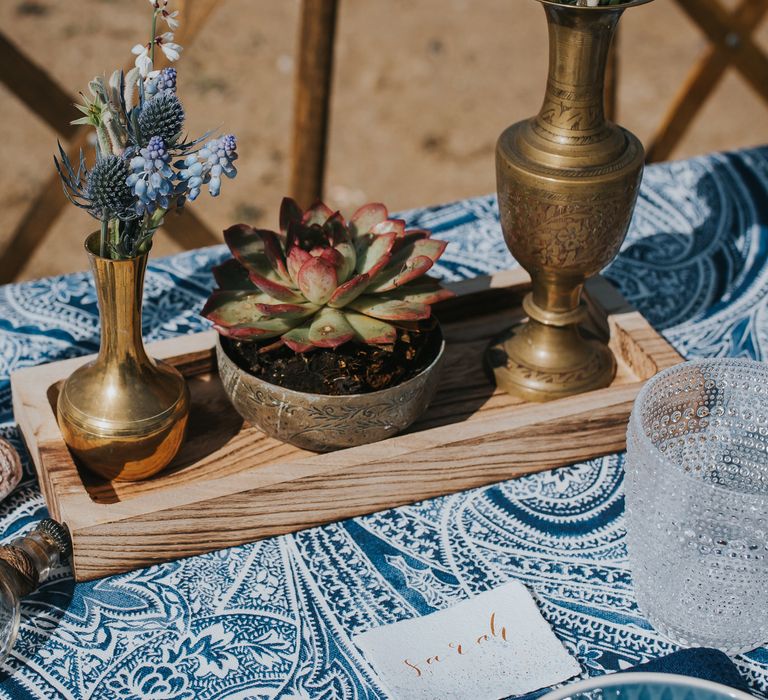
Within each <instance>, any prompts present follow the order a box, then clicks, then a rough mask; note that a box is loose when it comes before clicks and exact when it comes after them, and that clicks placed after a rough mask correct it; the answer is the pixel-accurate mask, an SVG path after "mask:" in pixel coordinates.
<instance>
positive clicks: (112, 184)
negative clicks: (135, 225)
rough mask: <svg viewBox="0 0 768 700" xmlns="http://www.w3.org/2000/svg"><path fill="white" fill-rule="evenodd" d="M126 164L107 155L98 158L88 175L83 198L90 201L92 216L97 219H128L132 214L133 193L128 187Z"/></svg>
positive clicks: (113, 156)
mask: <svg viewBox="0 0 768 700" xmlns="http://www.w3.org/2000/svg"><path fill="white" fill-rule="evenodd" d="M128 176H129V174H128V164H127V163H126V162H125V161H124V160H123V159H122V158H121V157H120V156H115V155H111V154H110V155H107V156H104V157H102V158H99V159H98V160H97V161H96V165H94V166H93V169H92V170H91V171H90V172H89V173H88V180H87V184H86V188H85V198H86V199H88V200H90V209H89V211H90V212H91V214H92V216H95V217H96V218H97V219H100V220H103V219H111V218H112V217H113V216H116V217H118V218H120V219H130V218H132V216H134V212H133V203H134V199H133V193H132V192H131V190H130V188H129V187H128V183H127V178H128Z"/></svg>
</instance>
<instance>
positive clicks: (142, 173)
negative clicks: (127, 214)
mask: <svg viewBox="0 0 768 700" xmlns="http://www.w3.org/2000/svg"><path fill="white" fill-rule="evenodd" d="M170 160H171V156H170V154H169V153H168V151H167V150H166V148H165V142H164V141H163V139H162V138H160V137H159V136H153V137H152V138H151V139H150V140H149V143H148V144H147V145H146V147H145V148H142V149H141V150H140V151H139V155H138V156H134V157H133V158H131V162H130V168H131V174H130V175H129V176H128V179H127V180H126V183H127V185H128V187H130V188H131V189H132V190H133V193H134V194H135V195H136V197H137V198H138V201H137V202H136V213H137V214H139V216H141V215H143V214H144V213H148V214H152V213H153V212H154V211H155V210H156V209H157V208H158V207H160V208H162V209H168V207H169V205H170V200H169V198H170V197H171V195H173V194H174V187H173V170H171V166H170V165H169V162H170Z"/></svg>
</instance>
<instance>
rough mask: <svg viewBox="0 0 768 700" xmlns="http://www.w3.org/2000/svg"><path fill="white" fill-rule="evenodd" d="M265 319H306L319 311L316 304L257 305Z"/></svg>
mask: <svg viewBox="0 0 768 700" xmlns="http://www.w3.org/2000/svg"><path fill="white" fill-rule="evenodd" d="M256 309H257V310H258V311H259V312H261V313H262V314H263V316H264V318H279V317H282V318H286V319H304V318H306V317H307V316H311V315H312V314H314V313H315V311H317V309H318V307H317V306H316V305H315V304H256Z"/></svg>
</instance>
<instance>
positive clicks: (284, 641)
mask: <svg viewBox="0 0 768 700" xmlns="http://www.w3.org/2000/svg"><path fill="white" fill-rule="evenodd" d="M406 217H407V219H408V220H409V223H410V224H412V225H414V226H418V227H425V228H430V229H432V230H433V231H435V233H439V234H440V238H442V239H446V240H449V241H451V243H452V245H450V246H449V247H448V250H447V252H446V254H445V255H444V256H443V258H442V260H441V261H440V265H439V270H438V271H439V273H440V274H441V275H442V276H444V277H445V278H448V279H460V278H463V277H469V276H473V275H477V274H483V273H488V272H492V271H494V270H497V269H500V268H503V267H507V266H509V265H511V264H512V259H511V257H510V255H509V253H508V252H507V249H506V247H505V245H504V243H503V241H502V238H501V235H500V231H499V226H498V212H497V209H496V204H495V200H494V198H493V197H481V198H478V199H471V200H468V201H463V202H457V203H455V204H450V205H447V206H440V207H434V208H429V209H419V210H415V211H411V212H407V213H406ZM767 250H768V148H762V149H757V150H752V151H747V152H741V153H736V154H726V155H715V156H710V157H706V158H699V159H695V160H691V161H687V162H681V163H672V164H665V165H661V166H656V167H652V168H649V169H648V171H647V173H646V176H645V180H644V183H643V190H642V194H641V197H640V201H639V204H638V207H637V211H636V214H635V217H634V222H633V225H632V229H631V233H630V235H629V237H628V239H627V242H626V244H625V246H624V248H623V251H622V254H621V255H620V257H619V258H618V259H617V260H616V262H615V263H614V264H613V265H612V266H611V267H610V268H609V270H608V271H607V275H608V277H609V278H610V279H611V280H613V281H614V282H615V283H616V284H617V285H618V286H619V287H620V288H621V289H622V290H623V292H624V293H625V295H626V296H627V297H628V298H629V299H630V300H631V301H632V302H633V303H634V304H635V305H636V306H637V307H638V308H639V309H640V310H641V311H642V312H643V313H644V314H645V315H646V316H647V317H648V318H649V319H650V320H651V322H652V323H654V324H655V325H656V327H657V328H659V329H661V330H662V331H663V332H664V334H665V335H666V337H667V338H668V339H669V340H670V341H671V342H672V343H673V344H674V345H675V347H677V348H678V349H679V350H680V352H681V353H682V354H684V355H685V356H687V357H689V358H692V357H699V356H726V355H727V356H747V357H754V358H759V359H765V358H766V355H768V294H766V290H768V253H767ZM223 257H224V251H223V249H222V248H221V247H216V248H211V249H207V250H197V251H192V252H189V253H184V254H181V255H177V256H174V257H171V258H167V259H162V260H156V261H155V262H154V263H153V264H152V265H151V266H150V272H149V275H148V278H147V285H146V301H145V306H144V312H145V313H144V321H145V329H144V330H145V335H146V338H147V339H148V340H156V339H159V338H166V337H171V336H175V335H180V334H184V333H192V332H195V331H198V330H201V329H202V328H204V327H205V323H204V321H203V320H202V319H200V318H199V317H198V316H197V311H198V310H199V309H200V307H201V305H202V302H203V299H204V298H205V297H206V295H207V294H208V291H209V289H210V288H211V286H212V279H211V275H210V273H209V268H210V266H211V264H212V263H214V262H217V261H219V260H221V259H222V258H223ZM97 325H98V319H97V312H96V299H95V296H94V292H93V288H92V286H91V283H90V280H89V278H88V276H87V275H86V274H75V275H68V276H65V277H56V278H52V279H44V280H39V281H35V282H29V283H25V284H19V285H10V286H6V287H4V288H0V330H2V334H1V335H0V433H1V434H2V435H3V436H4V437H6V438H9V439H10V440H11V441H12V442H14V443H15V444H16V445H17V446H18V447H20V448H21V445H20V442H19V437H18V434H17V430H16V427H15V425H14V423H13V415H12V410H11V396H10V388H9V381H8V377H9V374H10V372H11V371H12V370H14V369H18V368H20V367H24V366H30V365H36V364H39V363H41V362H50V361H52V360H60V359H63V358H65V357H72V356H75V355H81V354H83V353H89V352H93V351H95V350H96V348H97V342H98V338H97ZM622 462H623V457H622V456H621V455H612V456H608V457H605V458H602V459H596V460H593V461H590V462H587V463H584V464H578V465H575V466H571V467H566V468H563V469H559V470H555V471H552V472H544V473H540V474H536V475H533V476H529V477H525V478H522V479H518V480H515V481H509V482H506V483H502V484H498V485H496V486H491V487H487V488H482V489H477V490H474V491H467V492H465V493H460V494H457V495H453V496H448V497H444V498H437V499H434V500H430V501H426V502H424V503H419V504H417V505H413V506H407V507H403V508H398V509H395V510H390V511H385V512H381V513H376V514H374V515H370V516H366V517H361V518H355V519H354V520H348V521H345V522H339V523H335V524H332V525H329V526H326V527H321V528H315V529H312V530H306V531H304V532H300V533H298V534H295V535H291V536H286V537H277V538H274V539H270V540H265V541H262V542H257V543H255V544H251V545H246V546H243V547H235V548H233V549H230V550H226V551H220V552H215V553H212V554H208V555H204V556H199V557H193V558H191V559H187V560H184V561H177V562H172V563H168V564H163V565H160V566H154V567H151V568H149V569H144V570H142V571H136V572H133V573H130V574H125V575H121V576H114V577H111V578H107V579H102V580H99V581H95V582H90V583H84V584H79V585H77V586H75V585H74V584H73V581H72V579H71V577H70V572H69V569H68V568H67V567H62V568H60V569H59V570H57V571H55V572H54V575H53V576H52V578H51V579H50V580H49V582H47V583H46V584H45V585H44V586H43V587H42V589H41V590H40V591H38V592H37V593H35V594H34V595H32V596H30V597H29V598H28V599H26V600H25V602H24V603H23V613H22V623H21V632H20V635H19V639H18V643H17V645H16V648H15V649H14V651H13V652H12V656H11V658H10V660H9V665H10V667H11V669H12V673H11V674H3V675H2V676H0V698H56V697H65V698H80V697H83V698H94V699H95V698H126V699H128V698H137V699H142V700H146V699H159V698H163V699H164V698H178V699H186V698H231V699H234V698H285V699H289V698H290V699H291V700H298V699H302V700H306V699H308V698H324V699H327V700H330V699H335V698H344V699H353V698H354V699H355V700H357V699H360V700H362V699H367V698H380V697H385V696H384V693H383V691H382V689H381V688H380V686H379V684H378V682H377V680H376V677H375V675H374V674H373V673H372V671H371V669H370V668H369V667H368V666H367V664H366V662H365V661H364V659H363V658H361V655H360V654H359V652H358V651H357V650H356V649H355V647H354V646H353V645H352V644H351V643H350V641H349V640H350V635H352V634H355V633H357V632H362V631H365V630H367V629H370V628H371V627H374V626H377V625H382V624H386V623H390V622H395V621H396V620H401V619H404V618H408V617H412V616H415V615H424V614H426V613H429V612H431V611H433V610H436V609H440V608H444V607H446V606H449V605H451V604H452V603H454V602H456V601H458V600H461V599H463V598H466V597H467V596H470V595H473V594H475V593H478V592H481V591H485V590H487V589H489V588H492V587H494V586H497V585H499V584H500V583H502V582H503V581H506V580H509V579H512V578H514V579H517V580H520V581H523V582H524V583H525V584H526V585H528V586H530V588H531V589H532V590H533V591H534V592H535V594H536V596H537V598H538V600H539V602H540V605H541V609H542V611H543V614H544V615H545V617H546V618H547V619H548V620H549V622H550V623H551V624H552V625H553V627H554V629H555V631H556V633H557V634H558V636H559V637H560V638H561V639H562V640H563V642H564V643H565V644H566V646H567V647H568V648H569V649H570V650H571V652H572V653H573V654H575V655H576V657H577V658H578V660H579V662H580V663H581V665H582V667H583V669H584V672H585V674H589V675H594V674H599V673H603V672H607V671H616V670H620V669H623V668H626V667H628V666H630V665H633V664H636V663H638V662H641V661H645V660H648V659H652V658H655V657H658V656H660V655H662V654H665V653H667V652H669V651H671V650H672V646H671V645H670V644H669V643H668V642H666V641H664V640H663V639H661V638H660V637H659V636H658V635H657V634H656V633H655V632H654V631H653V629H652V628H651V627H650V626H649V624H648V623H647V622H646V621H645V620H644V619H643V616H642V615H641V614H640V613H639V611H638V609H637V606H636V603H635V600H634V596H633V592H632V581H631V578H630V573H629V571H628V567H627V558H626V550H625V546H624V524H623V515H622V514H623V509H624V502H623V491H622ZM45 515H46V510H45V506H44V502H43V499H42V497H41V495H40V491H39V489H38V485H37V481H36V479H35V477H34V475H33V473H32V471H31V470H30V468H29V465H28V464H27V466H26V472H25V478H24V480H23V481H22V483H21V485H20V486H19V487H18V489H17V490H16V491H15V492H14V493H13V494H12V495H11V496H10V497H9V498H8V499H6V500H5V501H4V502H3V503H2V504H0V528H1V531H2V533H3V535H5V536H6V537H8V536H10V535H12V534H13V533H15V532H17V531H20V530H23V529H25V528H27V527H28V526H30V525H31V524H32V522H33V521H36V520H38V519H39V518H42V517H43V516H45ZM737 664H738V667H739V669H740V671H741V672H742V673H743V674H744V675H745V676H746V677H747V678H748V680H749V682H750V684H751V686H752V688H753V689H754V690H755V691H757V692H759V693H768V648H762V649H758V650H756V651H753V652H751V653H749V654H746V655H744V656H741V657H739V658H738V659H737Z"/></svg>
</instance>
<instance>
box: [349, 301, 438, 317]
mask: <svg viewBox="0 0 768 700" xmlns="http://www.w3.org/2000/svg"><path fill="white" fill-rule="evenodd" d="M347 307H348V308H351V309H354V310H355V311H359V312H360V313H362V314H365V315H366V316H372V317H373V318H379V319H381V320H382V321H421V320H423V319H425V318H429V316H430V308H429V306H428V305H427V304H421V303H419V302H416V301H403V300H400V299H382V298H381V297H378V296H368V295H362V296H359V297H358V298H357V299H355V300H353V301H351V302H350V303H349V304H347Z"/></svg>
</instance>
